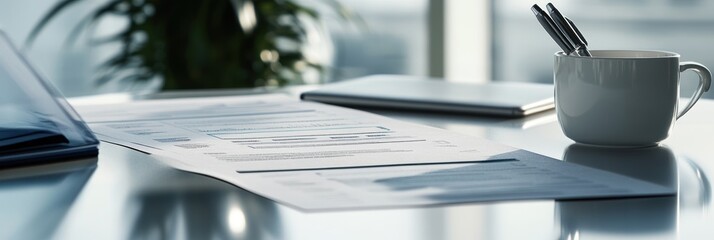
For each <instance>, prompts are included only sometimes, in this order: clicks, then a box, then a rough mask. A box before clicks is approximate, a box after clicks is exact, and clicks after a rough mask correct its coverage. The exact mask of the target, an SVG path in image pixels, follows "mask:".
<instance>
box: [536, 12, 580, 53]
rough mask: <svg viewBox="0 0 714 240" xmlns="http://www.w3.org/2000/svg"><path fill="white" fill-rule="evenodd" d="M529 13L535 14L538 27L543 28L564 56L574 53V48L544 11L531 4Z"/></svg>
mask: <svg viewBox="0 0 714 240" xmlns="http://www.w3.org/2000/svg"><path fill="white" fill-rule="evenodd" d="M531 11H533V14H535V16H536V18H537V19H538V22H540V25H541V26H543V29H545V31H546V32H548V35H550V37H551V38H553V40H554V41H555V43H557V44H558V46H560V48H561V49H563V52H564V53H565V54H570V53H572V52H573V51H575V48H574V47H573V46H572V45H571V44H570V42H568V39H566V38H565V36H563V33H562V32H560V30H558V27H556V26H555V23H553V20H552V19H550V17H549V16H548V14H546V13H545V11H543V9H541V8H540V7H539V6H538V4H533V7H531Z"/></svg>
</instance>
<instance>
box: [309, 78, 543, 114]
mask: <svg viewBox="0 0 714 240" xmlns="http://www.w3.org/2000/svg"><path fill="white" fill-rule="evenodd" d="M301 98H302V99H303V100H309V101H317V102H324V103H330V104H336V105H344V106H365V107H382V108H396V109H408V110H426V111H441V112H456V113H467V114H485V115H497V116H507V117H523V116H527V115H531V114H534V113H538V112H542V111H546V110H549V109H552V108H553V107H554V103H553V86H552V85H550V84H535V83H522V82H494V83H486V84H468V83H454V82H448V81H444V80H439V79H427V78H420V77H414V76H401V75H373V76H367V77H364V78H358V79H354V80H347V81H344V82H339V83H334V84H328V85H325V86H324V87H322V88H320V89H317V90H313V91H309V92H305V93H303V94H302V95H301Z"/></svg>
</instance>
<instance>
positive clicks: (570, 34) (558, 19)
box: [545, 3, 591, 57]
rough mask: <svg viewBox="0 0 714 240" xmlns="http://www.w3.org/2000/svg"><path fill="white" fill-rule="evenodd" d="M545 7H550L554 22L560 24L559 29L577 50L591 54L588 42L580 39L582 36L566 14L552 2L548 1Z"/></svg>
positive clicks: (579, 52)
mask: <svg viewBox="0 0 714 240" xmlns="http://www.w3.org/2000/svg"><path fill="white" fill-rule="evenodd" d="M545 7H546V8H548V12H550V16H551V17H552V18H553V23H555V25H556V26H558V29H560V31H561V32H562V33H563V34H564V35H565V38H566V39H568V40H569V41H570V43H571V44H573V47H574V48H575V52H577V53H578V55H580V56H588V57H589V56H591V55H590V51H588V47H587V44H586V43H585V41H583V40H582V39H580V36H578V33H576V31H575V30H574V28H573V26H571V25H570V23H568V20H566V19H565V16H563V14H561V13H560V11H558V9H557V8H555V6H553V4H552V3H548V4H547V5H546V6H545Z"/></svg>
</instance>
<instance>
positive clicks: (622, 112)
mask: <svg viewBox="0 0 714 240" xmlns="http://www.w3.org/2000/svg"><path fill="white" fill-rule="evenodd" d="M591 53H592V55H593V57H580V56H569V55H565V54H563V53H562V52H559V53H556V55H555V66H554V75H555V101H556V112H557V115H558V120H559V122H560V126H561V128H562V129H563V132H564V133H565V135H566V136H568V137H569V138H571V139H573V140H575V141H576V142H579V143H585V144H594V145H609V146H646V145H654V144H655V143H657V142H659V141H662V140H664V139H665V138H667V135H668V134H669V130H670V128H671V127H672V125H673V124H674V121H675V120H676V119H678V118H679V117H681V116H682V115H684V114H685V113H686V112H687V111H688V110H689V109H690V108H691V107H692V106H693V105H694V103H696V102H697V100H699V98H700V97H701V95H702V93H704V92H706V91H708V90H709V86H710V85H711V74H710V73H709V70H708V69H707V68H706V67H704V66H703V65H701V64H699V63H694V62H682V63H680V62H679V54H676V53H671V52H661V51H627V50H622V51H605V50H601V51H596V50H593V51H591ZM690 69H691V70H693V71H694V72H696V73H698V74H699V80H700V81H699V87H698V88H697V90H696V92H695V93H694V95H693V96H692V99H691V100H690V101H689V103H688V104H687V105H686V107H684V109H682V110H681V111H679V112H678V111H677V104H678V100H679V75H680V72H683V71H685V70H690Z"/></svg>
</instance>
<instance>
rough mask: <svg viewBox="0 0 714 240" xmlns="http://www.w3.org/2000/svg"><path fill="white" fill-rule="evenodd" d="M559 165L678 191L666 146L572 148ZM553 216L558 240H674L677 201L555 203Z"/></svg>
mask: <svg viewBox="0 0 714 240" xmlns="http://www.w3.org/2000/svg"><path fill="white" fill-rule="evenodd" d="M563 160H564V161H566V162H570V163H576V164H580V165H584V166H588V167H592V168H597V169H600V170H604V171H609V172H614V173H618V174H622V175H625V176H629V177H632V178H637V179H640V180H643V181H647V182H651V183H655V184H659V185H663V186H665V187H670V188H673V189H676V188H677V186H678V181H677V177H678V172H677V161H676V159H675V157H674V154H673V153H672V151H671V150H669V149H668V148H667V147H664V146H655V147H647V148H602V147H593V146H587V145H582V144H573V145H570V146H569V147H568V148H567V150H566V151H565V155H564V156H563ZM556 215H557V216H558V221H559V222H560V226H561V237H562V239H568V238H567V236H568V235H571V236H572V235H575V234H579V235H581V236H583V235H591V234H593V235H596V234H598V233H599V234H602V233H607V234H614V235H617V234H620V235H626V234H629V233H638V234H642V233H656V234H660V235H663V236H665V235H666V236H671V237H674V236H675V235H676V225H677V223H676V220H677V196H664V197H649V198H626V199H609V200H593V201H558V202H557V203H556ZM628 236H629V235H628ZM584 238H586V237H584ZM665 238H667V237H665ZM571 239H573V238H571Z"/></svg>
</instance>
